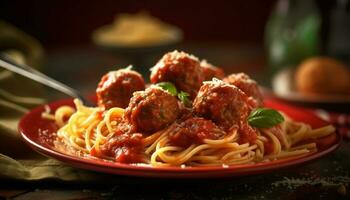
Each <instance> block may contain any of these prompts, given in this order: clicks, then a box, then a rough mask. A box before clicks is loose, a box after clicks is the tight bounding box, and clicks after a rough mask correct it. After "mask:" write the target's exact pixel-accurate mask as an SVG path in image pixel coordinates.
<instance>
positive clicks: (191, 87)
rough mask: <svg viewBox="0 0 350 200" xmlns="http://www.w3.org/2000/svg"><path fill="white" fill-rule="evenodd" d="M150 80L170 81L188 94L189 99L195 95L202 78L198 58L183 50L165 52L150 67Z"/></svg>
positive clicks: (157, 81)
mask: <svg viewBox="0 0 350 200" xmlns="http://www.w3.org/2000/svg"><path fill="white" fill-rule="evenodd" d="M151 71H152V72H151V77H150V78H151V82H152V83H159V82H164V81H167V82H172V83H173V84H174V85H175V86H176V88H177V89H178V90H182V91H184V92H187V93H189V94H190V97H191V99H194V98H195V97H196V95H197V92H198V89H199V87H200V86H201V85H202V82H203V80H204V76H203V71H202V68H201V66H200V62H199V60H198V58H196V57H194V56H192V55H189V54H187V53H184V52H178V51H173V52H170V53H167V54H165V55H164V56H163V58H161V59H160V60H159V61H158V63H157V64H156V65H155V66H154V67H153V68H152V69H151Z"/></svg>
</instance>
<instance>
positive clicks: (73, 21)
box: [0, 0, 336, 48]
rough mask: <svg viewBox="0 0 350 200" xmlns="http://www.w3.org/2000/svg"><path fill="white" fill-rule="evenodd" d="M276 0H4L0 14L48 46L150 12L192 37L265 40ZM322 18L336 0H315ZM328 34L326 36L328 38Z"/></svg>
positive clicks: (79, 40) (81, 39)
mask: <svg viewBox="0 0 350 200" xmlns="http://www.w3.org/2000/svg"><path fill="white" fill-rule="evenodd" d="M275 2H276V1H275V0H263V1H262V0H236V1H223V0H215V1H190V0H176V1H165V0H153V1H151V0H150V1H139V0H124V1H120V0H119V1H117V0H99V1H84V0H75V1H71V0H53V1H20V0H12V1H5V2H3V3H1V4H2V5H1V7H0V18H1V19H4V20H6V21H8V22H10V23H12V24H14V25H15V26H17V27H19V28H20V29H22V30H24V31H25V32H27V33H29V34H30V35H33V36H34V37H36V38H37V39H39V41H41V42H42V44H43V45H44V47H45V48H55V47H61V46H67V45H68V46H71V45H82V44H90V43H91V32H92V31H93V30H94V29H96V28H98V27H100V26H102V25H105V24H108V23H111V22H112V21H113V19H114V16H116V15H117V14H118V13H125V12H127V13H135V12H138V11H148V12H149V13H150V14H152V15H153V16H156V17H158V18H160V19H162V20H164V21H166V22H168V23H170V24H174V25H176V26H178V27H180V28H181V29H182V30H183V31H184V35H185V38H184V39H185V40H184V41H185V42H188V41H196V42H198V41H199V42H203V41H224V42H230V43H236V44H242V43H244V44H246V43H248V44H256V45H259V46H260V45H262V44H263V35H264V26H265V24H266V22H267V19H268V17H269V15H270V13H271V11H272V9H273V7H274V5H275ZM316 2H317V4H318V6H319V8H320V10H321V13H322V18H323V23H324V24H323V26H322V27H323V31H322V32H323V33H325V32H326V29H327V16H328V14H329V12H330V10H331V8H332V6H333V5H334V4H335V2H336V1H332V0H318V1H316ZM326 37H327V36H326V35H325V34H323V39H324V40H325V39H326Z"/></svg>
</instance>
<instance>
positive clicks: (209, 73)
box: [200, 60, 225, 81]
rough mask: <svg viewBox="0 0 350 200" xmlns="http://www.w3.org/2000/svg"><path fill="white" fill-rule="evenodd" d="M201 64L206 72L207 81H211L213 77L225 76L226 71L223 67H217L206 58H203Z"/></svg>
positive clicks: (205, 78)
mask: <svg viewBox="0 0 350 200" xmlns="http://www.w3.org/2000/svg"><path fill="white" fill-rule="evenodd" d="M200 65H201V67H202V71H203V74H204V80H206V81H209V80H211V79H212V78H218V79H223V78H224V77H225V73H224V71H223V70H222V69H221V68H219V67H215V66H214V65H212V64H210V63H208V62H207V61H206V60H202V61H201V63H200Z"/></svg>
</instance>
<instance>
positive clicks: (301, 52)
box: [265, 0, 321, 73]
mask: <svg viewBox="0 0 350 200" xmlns="http://www.w3.org/2000/svg"><path fill="white" fill-rule="evenodd" d="M320 28H321V19H320V14H319V11H318V9H317V7H316V5H315V3H314V2H313V1H312V0H307V1H304V0H279V1H278V2H277V5H276V7H275V9H274V11H273V12H272V14H271V16H270V18H269V20H268V22H267V25H266V29H265V45H266V48H267V54H268V55H267V57H268V64H269V67H270V72H272V73H275V72H277V71H279V70H280V69H282V68H284V67H291V66H292V67H293V66H296V65H297V64H299V63H300V62H301V61H302V60H303V59H305V58H307V57H310V56H314V55H317V54H318V53H319V49H320Z"/></svg>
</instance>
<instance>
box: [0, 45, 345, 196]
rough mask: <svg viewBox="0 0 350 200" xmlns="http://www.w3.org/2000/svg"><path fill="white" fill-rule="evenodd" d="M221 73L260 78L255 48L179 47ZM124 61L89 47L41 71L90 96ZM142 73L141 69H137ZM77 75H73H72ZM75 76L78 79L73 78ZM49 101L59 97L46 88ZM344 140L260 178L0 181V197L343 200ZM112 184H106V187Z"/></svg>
mask: <svg viewBox="0 0 350 200" xmlns="http://www.w3.org/2000/svg"><path fill="white" fill-rule="evenodd" d="M180 48H181V49H184V50H186V51H188V52H191V53H193V54H194V55H198V56H199V57H200V58H207V59H208V61H210V62H212V63H214V64H217V65H219V66H222V67H223V68H224V69H225V71H226V72H228V73H231V72H238V71H244V72H247V73H248V74H252V76H253V77H257V78H258V79H261V78H263V77H264V74H266V73H265V72H266V68H265V67H264V66H266V65H265V62H264V55H263V51H262V49H261V48H257V47H255V46H249V45H240V46H234V45H232V46H230V45H227V44H226V45H223V44H219V45H218V44H206V45H203V44H202V45H193V44H192V45H183V46H180ZM127 62H128V61H127V60H125V59H124V60H123V59H122V58H120V57H119V58H118V57H117V56H114V55H111V54H108V53H106V52H103V51H100V50H97V49H95V48H93V47H75V48H66V49H58V50H55V51H50V52H48V54H47V64H46V65H45V66H44V68H43V70H44V71H45V73H47V74H48V75H50V76H52V77H53V78H56V79H57V80H60V81H62V82H64V83H67V84H69V85H71V86H72V87H74V88H77V89H78V90H80V91H82V92H83V93H84V94H91V92H92V91H94V90H95V87H96V84H97V82H98V81H99V78H100V77H101V75H103V74H104V73H105V72H107V71H109V70H113V69H116V68H118V66H126V63H127ZM141 71H143V72H144V73H146V72H147V71H148V69H147V67H146V68H144V69H143V70H141ZM78 72H79V74H78ZM77 74H78V75H77ZM48 97H49V98H51V99H52V100H54V99H56V98H61V97H64V96H62V94H59V93H57V92H54V91H51V90H48ZM349 155H350V142H349V141H343V144H342V145H341V147H340V148H339V149H338V150H337V151H336V152H335V153H333V154H331V155H329V156H327V157H324V158H322V159H320V160H318V161H315V162H313V163H310V164H307V165H303V166H300V167H294V168H290V169H283V170H276V171H274V172H272V173H269V174H264V175H251V176H244V177H231V178H230V177H228V178H224V179H197V180H196V179H194V180H191V179H187V180H169V179H151V178H147V179H146V178H135V177H125V176H116V175H111V176H110V179H111V180H113V181H108V182H109V184H103V183H98V184H97V183H96V184H94V183H89V184H78V183H77V184H74V183H69V184H67V183H62V182H57V181H45V182H37V183H18V182H13V183H12V182H10V183H3V182H0V185H1V188H2V189H0V200H1V199H16V200H22V199H23V200H25V199H48V198H49V199H51V200H55V199H63V200H68V199H69V200H70V199H306V198H307V199H349V198H350V192H349V191H348V189H349V183H350V177H349V169H350V159H349ZM110 182H112V183H110Z"/></svg>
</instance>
